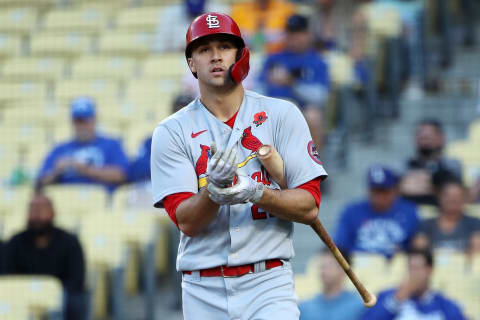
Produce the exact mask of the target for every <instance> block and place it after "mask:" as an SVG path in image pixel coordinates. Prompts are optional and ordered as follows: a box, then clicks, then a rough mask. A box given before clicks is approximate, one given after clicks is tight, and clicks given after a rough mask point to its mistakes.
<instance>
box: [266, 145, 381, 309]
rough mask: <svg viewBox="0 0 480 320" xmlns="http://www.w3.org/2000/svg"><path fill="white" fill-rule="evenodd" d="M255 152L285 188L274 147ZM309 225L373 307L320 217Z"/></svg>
mask: <svg viewBox="0 0 480 320" xmlns="http://www.w3.org/2000/svg"><path fill="white" fill-rule="evenodd" d="M257 153H258V159H259V160H260V162H261V163H262V165H263V166H264V167H265V169H266V170H267V172H268V174H269V175H270V176H271V177H272V179H273V180H275V182H277V183H278V184H279V185H280V187H282V188H286V187H287V185H286V180H285V173H284V163H283V159H282V157H281V156H280V154H279V153H278V152H277V150H276V149H275V147H273V146H271V145H263V146H261V147H260V148H259V149H258V152H257ZM310 226H311V227H312V229H313V230H314V231H315V233H316V234H317V235H318V236H319V237H320V239H322V241H323V243H325V245H326V246H327V247H328V249H329V250H330V252H331V253H332V254H333V256H334V257H335V259H336V260H337V262H338V263H339V264H340V266H341V267H342V269H343V270H344V271H345V273H346V274H347V276H348V278H349V279H350V281H352V283H353V285H354V286H355V288H356V289H357V291H358V293H359V294H360V296H361V297H362V300H363V304H364V305H365V306H366V307H368V308H371V307H373V306H374V305H375V304H376V303H377V297H375V295H373V294H372V293H370V292H369V291H368V290H367V289H366V288H365V286H364V285H363V283H362V282H361V281H360V280H359V279H358V278H357V276H356V275H355V273H354V272H353V270H352V268H351V267H350V264H349V263H348V262H347V260H345V258H344V257H343V255H342V253H341V252H340V250H338V248H337V246H336V245H335V243H334V242H333V240H332V238H330V235H329V234H328V232H327V230H325V228H324V227H323V225H322V223H321V222H320V219H318V218H316V219H315V221H314V222H313V223H312V224H311V225H310Z"/></svg>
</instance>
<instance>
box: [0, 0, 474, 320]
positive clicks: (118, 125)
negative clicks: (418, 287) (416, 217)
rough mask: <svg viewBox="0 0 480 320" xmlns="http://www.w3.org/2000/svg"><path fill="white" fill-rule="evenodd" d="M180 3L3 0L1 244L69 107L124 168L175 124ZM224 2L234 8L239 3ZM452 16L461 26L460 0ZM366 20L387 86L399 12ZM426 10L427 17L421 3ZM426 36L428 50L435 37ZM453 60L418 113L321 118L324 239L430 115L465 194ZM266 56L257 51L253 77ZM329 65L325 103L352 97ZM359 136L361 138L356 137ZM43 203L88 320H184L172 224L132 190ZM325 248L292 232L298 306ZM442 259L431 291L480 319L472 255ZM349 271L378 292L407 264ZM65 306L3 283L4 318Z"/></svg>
mask: <svg viewBox="0 0 480 320" xmlns="http://www.w3.org/2000/svg"><path fill="white" fill-rule="evenodd" d="M178 2H180V0H156V1H155V0H137V1H134V0H105V1H89V0H18V1H14V0H0V163H1V166H0V180H1V184H2V186H1V190H0V199H1V201H0V237H1V239H2V240H3V241H7V240H8V239H9V237H10V236H11V235H13V234H14V233H16V232H18V231H19V230H21V229H22V228H23V227H24V223H25V214H26V212H27V205H28V200H29V197H30V196H31V193H32V187H31V183H32V179H33V177H34V176H35V173H36V171H37V170H38V167H39V165H40V163H41V161H43V159H44V157H45V155H46V153H47V152H48V151H49V150H50V149H51V147H52V146H53V145H54V144H56V143H58V142H60V141H64V140H66V139H68V138H70V137H71V124H70V121H69V108H68V105H69V101H70V100H71V99H72V98H74V97H76V96H80V95H88V96H91V97H94V98H95V100H96V102H97V106H98V108H97V113H98V123H99V129H100V130H102V131H104V132H106V133H108V134H110V135H113V136H116V137H119V138H121V139H122V142H123V145H124V148H125V150H126V152H127V153H128V155H129V157H133V156H135V155H136V153H137V150H138V148H139V147H140V145H141V143H142V141H143V140H144V138H145V137H147V136H148V135H149V134H151V132H152V130H153V128H154V127H155V125H156V123H158V122H159V121H160V120H161V119H163V118H165V117H166V116H168V115H169V114H170V112H171V111H170V110H171V104H172V102H173V99H174V97H175V96H176V95H177V94H179V93H181V92H182V85H183V84H182V83H183V80H182V79H183V77H184V76H185V72H186V64H185V60H184V55H183V53H156V52H155V49H154V42H155V30H156V27H157V24H158V17H159V15H160V13H161V11H162V10H164V9H165V8H166V6H168V5H170V4H173V3H178ZM222 2H223V3H225V4H226V5H230V4H231V3H233V2H234V0H223V1H222ZM347 2H348V1H345V3H347ZM427 2H428V3H432V1H427ZM451 4H452V8H454V9H453V10H454V11H453V12H454V16H455V17H456V18H457V20H455V21H456V22H458V21H459V20H460V19H461V18H459V17H458V12H457V11H455V8H458V2H457V1H455V0H452V1H451ZM299 5H300V6H299V8H300V9H299V10H300V11H301V12H304V13H306V14H308V13H309V11H310V10H311V8H310V6H309V4H308V3H303V4H299ZM369 10H371V14H370V15H369V19H370V20H369V24H368V25H369V30H368V33H369V36H370V37H371V38H372V39H375V41H376V42H375V43H376V46H374V47H372V50H371V51H370V52H369V55H370V57H371V60H372V61H374V62H375V65H374V70H375V72H376V74H378V75H380V76H379V77H378V80H377V81H378V83H379V84H381V82H382V81H386V80H384V79H383V77H382V76H381V75H382V74H384V72H385V69H386V68H388V65H389V63H392V61H391V59H394V58H392V57H394V56H392V55H390V54H389V53H387V51H388V50H387V49H385V48H386V46H385V43H386V42H388V40H390V39H394V38H396V37H398V36H399V33H400V31H399V30H400V27H399V17H398V13H395V12H394V11H389V14H388V15H379V14H378V13H376V12H375V9H374V8H371V9H369ZM428 10H434V8H433V9H432V7H431V6H430V7H429V6H428V5H427V12H428ZM455 12H457V13H455ZM477 12H478V11H477ZM431 17H432V15H428V14H427V15H426V19H430V18H431ZM455 21H454V22H452V23H455ZM477 21H478V20H477ZM427 22H428V21H427ZM427 25H429V24H428V23H427ZM427 35H428V37H427V40H428V41H430V43H433V45H435V41H436V40H435V39H436V38H435V34H434V31H432V30H429V31H427ZM454 50H455V53H456V58H455V63H454V65H453V66H452V67H451V68H449V69H448V70H446V71H442V72H439V73H438V77H439V78H440V80H441V83H442V90H439V91H438V92H436V93H434V94H427V95H425V97H424V98H422V99H421V100H416V101H413V102H412V101H410V100H407V99H402V97H401V96H400V95H398V96H396V97H394V98H392V99H394V100H395V101H393V103H397V102H398V105H399V110H400V115H399V116H398V117H394V116H391V115H389V114H388V112H387V114H386V115H380V116H375V117H371V118H368V119H365V120H368V121H369V122H368V126H366V127H362V126H360V128H358V124H357V126H355V125H350V123H349V122H348V121H338V116H337V117H335V116H332V117H331V119H330V118H329V119H330V120H329V127H330V131H329V135H330V136H329V142H328V143H327V145H326V147H325V151H324V155H323V158H324V160H325V163H326V169H327V170H328V171H329V173H330V180H331V182H330V183H329V186H328V188H329V190H328V193H327V195H326V196H325V197H324V201H323V203H322V210H321V215H320V217H321V219H322V221H323V222H324V223H325V225H326V226H327V229H328V230H329V231H330V232H333V230H334V228H335V222H336V219H337V216H338V212H339V210H340V209H341V208H342V206H343V205H344V204H346V203H347V202H349V201H351V200H353V199H355V198H358V197H360V196H362V195H363V194H364V191H365V189H366V188H365V177H364V173H365V169H366V168H367V167H368V166H369V165H370V164H372V163H375V162H378V160H379V159H381V162H382V163H384V164H387V165H391V166H393V167H400V166H401V164H402V162H403V160H404V159H405V158H406V157H407V156H408V155H409V154H408V153H409V151H405V150H410V149H412V150H413V142H412V141H413V135H414V127H415V124H416V123H417V121H418V120H419V119H421V118H423V117H425V116H435V117H437V118H438V119H440V120H441V121H442V122H443V123H444V125H445V128H446V131H447V136H448V141H449V144H448V148H447V153H448V154H449V155H451V156H453V157H456V158H458V159H460V160H462V162H463V165H464V178H465V181H466V183H467V184H469V185H471V184H472V183H473V181H474V179H475V178H476V177H477V176H478V174H479V173H480V151H479V148H478V145H479V143H480V122H478V121H476V120H475V118H476V117H477V115H478V112H479V110H478V107H480V96H479V90H480V87H479V86H480V82H479V79H480V53H479V50H478V49H477V50H471V49H470V50H465V49H463V48H462V47H461V46H457V45H456V46H455V49H454ZM262 58H263V56H262V54H261V53H259V52H255V53H254V57H253V66H254V68H255V67H257V68H258V66H259V65H261V61H262ZM389 59H390V60H389ZM379 61H380V62H381V63H377V62H379ZM328 62H329V64H330V68H331V69H330V70H331V77H332V80H333V83H334V88H333V90H332V97H334V98H335V97H337V98H338V97H341V96H342V95H340V94H339V92H342V90H343V89H345V88H347V89H348V88H349V87H351V86H352V85H353V84H352V81H351V77H352V76H351V73H352V71H351V68H352V63H351V61H349V59H348V57H346V56H345V55H342V54H336V55H335V54H334V55H332V56H331V57H330V58H329V59H328ZM393 62H394V61H393ZM334 98H332V99H331V100H333V101H334V102H331V103H330V109H329V110H331V112H332V114H334V115H338V112H339V110H341V111H342V112H347V113H348V112H349V110H347V109H346V107H345V103H343V104H342V102H341V99H334ZM389 103H392V101H387V102H384V104H386V105H388V104H389ZM352 112H355V111H352ZM357 112H358V111H357ZM365 129H369V131H368V132H369V135H368V137H365V136H364V135H363V134H361V133H365V131H364V130H365ZM47 193H48V194H49V195H50V196H51V197H52V199H53V201H54V205H55V208H56V212H57V215H56V220H55V221H56V224H57V225H59V226H61V227H63V228H66V229H68V230H70V231H72V232H74V233H76V234H77V235H78V236H79V238H80V240H81V243H82V246H83V248H84V251H85V254H86V258H87V263H88V276H87V287H88V290H89V293H90V302H91V304H90V315H91V316H92V317H94V318H106V317H113V318H115V319H117V318H118V319H120V318H123V319H143V318H145V317H147V316H152V315H153V313H154V314H155V318H156V319H176V318H178V319H180V318H181V316H180V314H179V313H178V312H176V311H171V310H169V308H168V300H169V299H170V296H171V292H172V291H173V289H172V286H173V284H172V281H170V279H171V278H172V277H173V274H172V271H171V265H172V257H171V254H170V252H171V248H169V236H168V234H169V232H170V231H169V230H170V227H171V223H170V222H169V220H168V219H167V218H166V216H165V215H164V214H163V212H162V211H161V210H153V209H151V208H149V207H148V206H141V205H137V204H136V203H137V200H138V197H141V195H137V193H136V191H135V190H133V187H132V186H122V187H121V188H119V189H118V190H117V191H116V192H115V193H114V195H113V196H112V198H109V196H108V195H107V194H106V193H105V192H104V191H103V189H99V188H92V187H85V186H68V187H67V186H54V187H49V188H48V190H47ZM421 212H422V215H423V216H424V217H427V216H431V215H432V212H433V209H432V208H429V207H422V208H421ZM469 213H470V214H473V215H476V216H478V217H480V208H478V207H477V205H471V208H470V210H469ZM320 246H321V244H320V241H319V240H318V239H316V238H315V236H314V234H313V232H312V231H311V230H310V229H309V228H308V227H305V226H301V225H297V226H296V233H295V247H296V252H297V257H296V258H295V261H294V270H295V272H296V278H297V290H298V294H299V296H300V298H301V299H304V298H308V297H310V296H312V294H314V293H315V292H317V291H318V290H319V287H318V286H319V281H318V276H317V271H316V267H315V266H316V262H317V261H316V258H315V252H316V251H317V250H318V248H319V247H320ZM437 261H438V263H437V268H436V271H435V277H434V287H436V288H440V289H442V290H444V291H445V292H446V293H447V294H448V295H449V296H452V297H454V298H455V299H456V300H457V301H458V302H459V303H460V304H461V305H462V306H463V307H464V308H466V311H467V314H468V315H469V316H470V317H471V319H480V318H479V317H480V257H478V256H477V257H474V259H473V260H472V261H467V259H466V257H465V256H464V255H463V254H458V253H456V254H446V253H437ZM354 265H355V270H356V272H357V274H358V275H359V277H360V278H361V279H362V280H364V281H365V283H366V285H367V286H368V287H369V288H371V289H372V290H373V291H378V290H380V289H384V288H388V287H391V286H393V285H394V284H397V283H398V281H400V280H401V279H402V277H403V276H404V274H405V257H404V256H403V255H397V256H396V257H395V258H394V260H393V261H392V262H391V263H389V264H387V263H386V261H385V260H384V259H383V258H382V257H379V256H362V255H357V256H355V257H354ZM152 284H155V286H152ZM61 303H62V292H61V288H60V285H59V283H58V282H56V281H55V280H52V279H50V278H48V277H34V278H31V277H15V276H2V277H1V278H0V318H1V319H27V318H28V316H29V315H35V316H36V317H40V316H42V315H45V314H46V313H49V314H53V315H55V312H56V311H58V310H59V309H60V308H61Z"/></svg>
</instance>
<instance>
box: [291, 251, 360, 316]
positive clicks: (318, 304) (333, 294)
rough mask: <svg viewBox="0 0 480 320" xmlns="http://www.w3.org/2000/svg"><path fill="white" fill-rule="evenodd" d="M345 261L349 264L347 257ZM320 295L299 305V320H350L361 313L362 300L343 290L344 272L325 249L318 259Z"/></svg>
mask: <svg viewBox="0 0 480 320" xmlns="http://www.w3.org/2000/svg"><path fill="white" fill-rule="evenodd" d="M344 257H345V259H346V260H347V262H348V263H350V259H349V257H348V255H346V254H344ZM319 274H320V281H321V282H322V293H321V294H318V295H317V296H316V297H314V298H313V299H311V300H308V301H305V302H303V303H301V304H300V305H299V306H298V307H299V309H300V320H352V319H358V317H359V316H360V315H361V312H362V311H363V304H362V300H361V299H360V297H359V296H358V294H357V293H353V292H350V291H347V290H345V271H343V269H342V268H341V267H340V265H339V264H338V262H337V260H335V258H334V257H333V255H332V254H331V253H330V251H328V250H327V249H323V250H322V252H321V258H320V268H319Z"/></svg>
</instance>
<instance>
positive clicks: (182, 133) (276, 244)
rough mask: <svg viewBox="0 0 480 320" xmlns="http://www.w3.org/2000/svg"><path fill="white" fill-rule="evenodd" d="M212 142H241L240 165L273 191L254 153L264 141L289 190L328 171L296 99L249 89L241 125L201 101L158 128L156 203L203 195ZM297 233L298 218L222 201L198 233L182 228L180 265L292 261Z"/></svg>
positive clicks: (153, 167) (154, 156)
mask: <svg viewBox="0 0 480 320" xmlns="http://www.w3.org/2000/svg"><path fill="white" fill-rule="evenodd" d="M213 141H214V142H215V143H216V145H217V147H218V148H221V149H223V150H225V149H226V148H230V147H232V146H233V145H235V144H238V153H237V161H238V163H239V165H238V166H239V170H241V171H243V173H245V174H248V175H249V176H250V177H251V178H252V179H254V180H256V181H258V182H261V183H264V184H265V185H267V186H268V187H270V188H275V189H280V187H279V186H278V185H277V184H276V183H275V182H274V181H272V180H271V179H270V178H269V176H268V173H267V172H266V171H265V169H264V168H263V167H262V165H261V163H260V161H259V160H258V159H257V158H256V151H257V150H258V148H259V147H260V146H261V145H263V144H270V145H273V146H274V147H275V148H276V149H277V150H278V152H279V153H280V155H281V156H282V158H283V160H284V162H285V176H286V180H287V186H288V188H289V189H292V188H296V187H298V186H300V185H302V184H304V183H306V182H308V181H310V180H312V179H314V178H316V177H322V178H325V177H326V176H327V173H326V172H325V170H324V169H323V166H322V163H321V161H320V160H319V157H318V153H317V152H316V150H315V146H314V144H313V142H312V138H311V135H310V131H309V129H308V126H307V123H306V121H305V118H304V117H303V115H302V113H301V112H300V110H299V109H298V108H297V107H296V106H295V105H293V104H292V103H290V102H287V101H284V100H280V99H274V98H270V97H265V96H262V95H259V94H257V93H255V92H252V91H245V96H244V99H243V101H242V104H241V106H240V109H239V111H238V114H237V117H236V120H235V124H234V126H233V128H230V126H228V125H227V124H225V123H224V122H222V121H220V120H219V119H217V118H216V117H215V116H214V115H213V114H212V113H210V111H208V109H207V108H206V107H205V106H204V105H203V104H202V102H201V101H200V99H196V100H194V101H192V102H191V103H190V104H189V105H188V106H186V107H185V108H183V109H182V110H180V111H179V112H177V113H175V114H173V115H171V116H170V117H168V118H167V119H165V120H164V121H162V122H161V123H160V124H159V125H158V126H157V128H156V129H155V131H154V133H153V140H152V156H151V172H152V186H153V197H154V199H153V200H154V205H156V206H158V205H159V204H160V203H161V201H162V200H163V199H164V198H165V197H166V196H168V195H170V194H174V193H179V192H193V193H197V192H198V191H199V190H200V188H202V187H204V186H205V185H206V177H205V173H206V168H207V161H208V159H209V158H210V157H211V153H210V144H211V143H212V142H213ZM292 232H293V223H292V222H290V221H286V220H283V219H279V218H276V217H274V216H272V215H270V214H268V213H267V212H263V210H262V209H260V208H258V207H257V206H256V205H253V204H252V203H246V204H238V205H231V206H230V205H224V206H221V207H220V209H219V212H218V215H217V217H216V218H215V219H214V220H213V221H212V222H211V223H210V224H209V225H208V226H207V228H206V229H205V230H204V231H203V232H201V233H200V234H198V235H197V236H195V237H188V236H187V235H185V234H183V233H181V239H180V245H179V248H178V256H177V269H178V270H200V269H206V268H211V267H216V266H220V265H229V266H235V265H243V264H249V263H254V262H258V261H263V260H267V259H276V258H279V259H290V258H292V257H293V256H294V250H293V244H292Z"/></svg>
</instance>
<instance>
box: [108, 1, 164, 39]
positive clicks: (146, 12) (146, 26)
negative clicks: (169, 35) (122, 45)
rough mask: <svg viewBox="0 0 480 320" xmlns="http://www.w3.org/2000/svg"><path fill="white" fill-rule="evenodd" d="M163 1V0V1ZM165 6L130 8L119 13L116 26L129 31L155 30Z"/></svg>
mask: <svg viewBox="0 0 480 320" xmlns="http://www.w3.org/2000/svg"><path fill="white" fill-rule="evenodd" d="M162 3H163V2H162ZM163 8H164V7H163V6H160V7H139V8H128V9H125V10H122V11H121V12H119V13H118V16H117V19H116V26H117V28H119V29H122V30H128V31H150V32H153V31H155V27H156V26H157V23H158V21H159V18H160V17H161V12H162V10H163Z"/></svg>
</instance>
